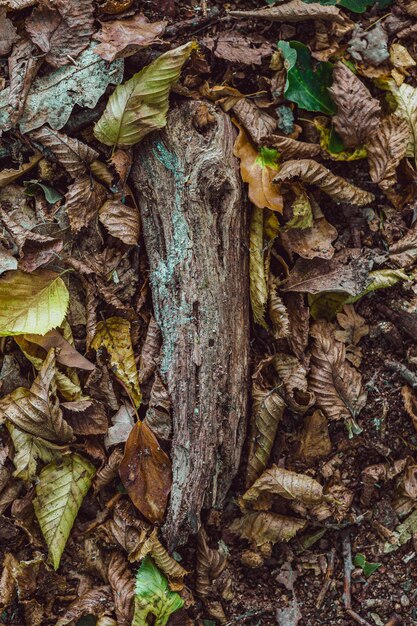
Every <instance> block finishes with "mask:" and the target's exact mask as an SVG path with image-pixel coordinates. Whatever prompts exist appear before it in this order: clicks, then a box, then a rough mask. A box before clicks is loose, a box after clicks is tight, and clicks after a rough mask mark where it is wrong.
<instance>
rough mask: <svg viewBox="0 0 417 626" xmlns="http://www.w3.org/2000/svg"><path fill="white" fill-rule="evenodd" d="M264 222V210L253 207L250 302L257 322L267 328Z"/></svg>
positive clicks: (250, 250) (250, 237)
mask: <svg viewBox="0 0 417 626" xmlns="http://www.w3.org/2000/svg"><path fill="white" fill-rule="evenodd" d="M263 222H264V219H263V209H259V208H258V207H256V206H255V207H253V212H252V219H251V223H250V234H249V240H250V248H249V276H250V300H251V305H252V313H253V318H254V320H255V322H256V323H257V324H259V325H260V326H263V328H267V325H266V321H265V311H266V305H267V302H268V286H267V283H266V275H265V265H264V237H263V232H264V225H263Z"/></svg>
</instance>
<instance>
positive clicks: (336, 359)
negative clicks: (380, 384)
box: [309, 321, 367, 424]
mask: <svg viewBox="0 0 417 626" xmlns="http://www.w3.org/2000/svg"><path fill="white" fill-rule="evenodd" d="M333 328H334V327H333V326H332V325H331V324H329V323H328V322H324V321H323V322H316V323H315V324H314V325H313V327H312V331H311V334H312V336H313V337H314V342H313V346H312V350H311V370H310V385H309V388H310V389H311V390H312V391H313V392H314V393H315V394H316V401H317V405H318V406H319V407H320V408H321V409H322V411H323V412H324V413H325V415H326V416H327V417H328V419H330V420H339V419H346V420H348V424H349V423H350V419H351V418H355V417H357V416H358V415H359V413H360V411H361V409H363V407H364V406H365V404H366V398H367V394H366V391H365V390H364V388H363V387H362V377H361V375H360V373H359V372H358V371H357V370H356V369H355V368H353V367H352V366H351V365H349V363H348V362H347V360H346V350H345V345H344V344H343V343H341V342H339V341H336V340H335V339H334V338H333V336H332V331H333ZM353 423H354V422H353Z"/></svg>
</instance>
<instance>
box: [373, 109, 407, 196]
mask: <svg viewBox="0 0 417 626" xmlns="http://www.w3.org/2000/svg"><path fill="white" fill-rule="evenodd" d="M408 137H409V127H408V124H407V120H406V119H404V118H401V117H399V116H398V115H394V114H392V115H389V116H388V117H385V118H384V119H383V120H382V121H381V122H380V123H379V124H378V128H377V129H376V131H375V132H374V133H373V134H372V135H370V136H369V137H368V140H367V144H366V148H367V153H368V162H369V173H370V175H371V179H372V181H373V182H374V183H379V185H380V186H381V188H382V189H387V188H389V187H392V186H393V185H394V184H395V182H396V169H397V166H398V165H399V163H400V161H401V159H403V158H404V157H405V154H406V152H407V143H408Z"/></svg>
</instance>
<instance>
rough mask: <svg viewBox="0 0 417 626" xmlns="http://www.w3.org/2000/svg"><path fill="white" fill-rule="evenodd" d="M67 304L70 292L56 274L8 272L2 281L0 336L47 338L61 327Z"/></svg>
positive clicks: (2, 277)
mask: <svg viewBox="0 0 417 626" xmlns="http://www.w3.org/2000/svg"><path fill="white" fill-rule="evenodd" d="M68 301H69V293H68V289H67V288H66V286H65V283H64V281H63V280H62V278H60V276H59V275H58V274H55V272H51V271H49V270H37V271H35V272H32V273H31V274H27V273H26V272H21V271H19V270H16V271H10V272H5V273H4V274H3V275H2V276H1V278H0V336H7V335H23V334H25V333H35V334H37V335H45V333H47V332H48V331H49V330H51V329H52V328H56V327H57V326H59V325H60V324H61V322H62V320H63V319H64V317H65V314H66V312H67V307H68Z"/></svg>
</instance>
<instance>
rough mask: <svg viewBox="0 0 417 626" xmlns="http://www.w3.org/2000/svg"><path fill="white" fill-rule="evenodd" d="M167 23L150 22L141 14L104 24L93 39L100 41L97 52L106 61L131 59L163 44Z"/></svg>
mask: <svg viewBox="0 0 417 626" xmlns="http://www.w3.org/2000/svg"><path fill="white" fill-rule="evenodd" d="M165 27H166V22H150V21H149V20H148V19H147V18H146V17H145V16H144V15H142V14H141V13H138V14H136V15H135V16H134V17H129V18H127V19H121V20H115V21H114V22H103V23H102V24H101V31H100V32H99V33H96V34H95V35H94V37H93V39H97V41H100V44H99V45H98V46H96V48H95V52H96V53H97V54H99V55H100V56H101V57H102V58H103V59H105V60H106V61H114V60H115V59H120V58H121V57H129V56H131V55H132V54H135V52H138V51H139V50H141V49H142V48H147V47H148V46H151V45H153V44H155V43H161V41H160V39H159V37H161V36H162V35H163V34H164V31H165Z"/></svg>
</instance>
